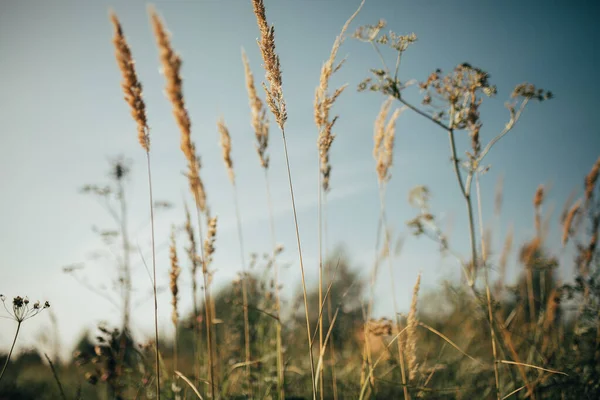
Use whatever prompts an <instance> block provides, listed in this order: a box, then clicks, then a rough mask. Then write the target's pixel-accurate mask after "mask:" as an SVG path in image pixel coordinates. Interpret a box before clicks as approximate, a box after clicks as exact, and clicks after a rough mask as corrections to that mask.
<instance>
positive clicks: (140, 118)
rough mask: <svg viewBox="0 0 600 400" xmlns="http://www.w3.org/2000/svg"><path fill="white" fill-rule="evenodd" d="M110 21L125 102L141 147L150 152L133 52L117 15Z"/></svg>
mask: <svg viewBox="0 0 600 400" xmlns="http://www.w3.org/2000/svg"><path fill="white" fill-rule="evenodd" d="M110 19H111V21H112V23H113V26H114V28H115V36H114V37H113V44H114V45H115V55H116V58H117V64H119V69H120V70H121V74H122V75H123V81H122V83H121V87H122V88H123V92H124V93H125V101H126V102H127V104H129V107H130V108H131V116H132V117H133V119H134V121H135V122H136V123H137V130H138V140H139V142H140V145H141V146H142V148H143V149H144V150H145V151H146V152H148V151H150V136H149V135H148V122H147V120H146V105H145V103H144V99H143V97H142V84H141V83H140V81H139V80H138V77H137V74H136V72H135V61H133V57H132V55H131V50H130V48H129V45H128V44H127V41H126V40H125V36H124V35H123V29H122V28H121V23H120V22H119V19H118V18H117V16H116V14H115V13H111V14H110Z"/></svg>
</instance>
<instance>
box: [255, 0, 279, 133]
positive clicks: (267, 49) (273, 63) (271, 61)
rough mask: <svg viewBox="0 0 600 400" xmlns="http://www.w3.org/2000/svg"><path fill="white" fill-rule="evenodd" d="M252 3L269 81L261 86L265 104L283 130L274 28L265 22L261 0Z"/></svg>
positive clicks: (259, 43)
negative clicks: (263, 91) (265, 99)
mask: <svg viewBox="0 0 600 400" xmlns="http://www.w3.org/2000/svg"><path fill="white" fill-rule="evenodd" d="M252 5H253V6H254V14H255V15H256V21H257V23H258V28H259V30H260V40H258V46H259V48H260V52H261V54H262V58H263V62H264V65H263V66H264V69H265V72H266V79H267V81H268V82H269V87H268V88H267V86H266V85H265V84H264V83H263V88H264V89H265V92H266V94H267V104H268V105H269V108H270V109H271V112H272V113H273V115H274V116H275V120H276V121H277V124H278V125H279V128H281V129H282V130H283V126H284V124H285V121H286V120H287V111H286V106H285V100H284V98H283V89H282V80H281V65H280V63H279V56H278V55H277V52H276V50H275V28H274V27H273V26H269V24H268V23H267V16H266V13H265V5H264V2H263V0H252Z"/></svg>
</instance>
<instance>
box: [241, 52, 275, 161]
mask: <svg viewBox="0 0 600 400" xmlns="http://www.w3.org/2000/svg"><path fill="white" fill-rule="evenodd" d="M242 61H243V62H244V73H245V75H246V90H247V91H248V99H249V101H250V111H251V113H252V121H251V123H252V128H253V129H254V135H255V136H256V151H257V153H258V157H259V158H260V165H261V166H262V167H263V168H265V169H267V168H269V156H268V155H267V148H268V146H269V120H268V118H267V111H266V110H265V108H264V106H263V102H262V101H261V99H260V97H258V95H257V93H256V86H254V76H253V75H252V70H251V69H250V63H249V62H248V57H247V56H246V52H244V51H242Z"/></svg>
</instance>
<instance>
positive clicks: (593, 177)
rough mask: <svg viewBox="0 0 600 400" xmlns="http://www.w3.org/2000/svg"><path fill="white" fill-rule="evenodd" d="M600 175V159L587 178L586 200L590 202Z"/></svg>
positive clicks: (599, 158)
mask: <svg viewBox="0 0 600 400" xmlns="http://www.w3.org/2000/svg"><path fill="white" fill-rule="evenodd" d="M599 174H600V157H598V160H596V163H595V164H594V166H593V167H592V169H591V171H590V173H589V174H588V175H587V176H586V177H585V199H586V201H589V200H590V199H591V198H592V194H593V193H594V187H595V186H596V181H597V180H598V175H599Z"/></svg>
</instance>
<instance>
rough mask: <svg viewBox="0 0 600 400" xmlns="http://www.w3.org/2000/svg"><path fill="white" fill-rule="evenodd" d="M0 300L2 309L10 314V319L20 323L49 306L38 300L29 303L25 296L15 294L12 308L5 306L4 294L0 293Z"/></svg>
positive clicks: (47, 303)
mask: <svg viewBox="0 0 600 400" xmlns="http://www.w3.org/2000/svg"><path fill="white" fill-rule="evenodd" d="M0 300H1V301H2V305H3V306H4V309H5V310H6V312H7V313H8V315H10V317H11V318H12V319H14V320H15V321H17V322H19V323H21V322H23V321H25V320H27V319H29V318H33V317H35V316H36V315H38V314H39V313H41V312H42V311H43V310H44V309H46V308H49V307H50V303H49V302H47V301H45V302H44V304H41V303H40V302H39V301H36V302H35V303H33V304H31V303H30V301H29V299H28V298H27V297H21V296H17V297H15V298H14V299H13V301H12V310H11V309H9V307H7V306H6V296H4V295H3V294H0Z"/></svg>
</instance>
